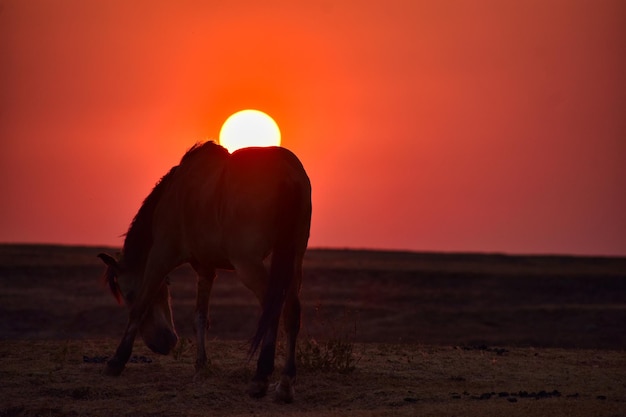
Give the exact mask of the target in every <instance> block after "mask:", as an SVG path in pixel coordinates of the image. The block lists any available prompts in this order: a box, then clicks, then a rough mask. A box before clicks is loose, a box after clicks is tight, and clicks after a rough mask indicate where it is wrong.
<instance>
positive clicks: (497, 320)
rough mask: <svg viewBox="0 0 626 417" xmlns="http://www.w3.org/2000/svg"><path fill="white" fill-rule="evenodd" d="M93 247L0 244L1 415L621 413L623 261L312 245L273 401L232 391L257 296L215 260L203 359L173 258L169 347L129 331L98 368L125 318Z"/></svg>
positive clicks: (625, 356)
mask: <svg viewBox="0 0 626 417" xmlns="http://www.w3.org/2000/svg"><path fill="white" fill-rule="evenodd" d="M102 250H107V251H109V252H113V251H114V250H113V249H107V248H93V247H61V246H28V245H0V417H5V416H38V415H41V416H65V415H67V416H108V415H119V416H125V415H128V416H131V415H132V416H196V415H197V416H200V415H229V416H236V415H246V416H249V415H287V416H305V415H331V416H332V415H346V414H349V415H356V416H378V415H393V416H404V415H406V416H413V415H424V416H429V415H432V416H440V415H445V416H453V415H467V416H501V415H507V416H511V417H512V416H530V415H533V416H535V415H550V416H591V415H593V416H624V415H626V350H625V348H626V259H624V258H576V257H555V256H534V257H520V256H504V255H497V254H492V255H475V254H436V253H399V252H367V251H347V250H346V251H342V250H311V251H309V252H308V253H307V258H306V261H305V281H304V283H303V288H302V301H303V304H304V314H303V316H304V317H303V327H302V332H301V343H300V349H299V350H300V356H301V362H302V363H301V366H300V369H299V375H298V383H297V386H296V401H295V402H294V403H293V404H276V403H274V402H273V401H272V399H271V397H269V396H268V397H267V398H264V399H261V400H254V399H250V398H248V397H247V396H246V395H245V389H246V386H247V381H248V379H249V378H250V377H251V375H252V371H253V368H254V366H253V365H254V363H253V362H248V361H247V360H246V355H245V354H246V351H247V345H246V341H247V340H248V339H249V338H250V337H251V335H252V334H253V331H254V328H255V325H256V320H257V319H258V315H259V307H258V306H257V304H256V301H255V299H254V297H253V296H252V294H251V293H249V292H248V291H247V290H246V289H245V288H244V287H243V286H242V285H241V284H240V283H239V282H238V280H237V279H236V277H235V276H234V274H232V273H229V272H220V274H219V277H218V280H217V281H216V284H215V287H214V290H213V293H212V296H211V308H210V314H211V329H210V330H209V336H208V355H209V358H210V361H211V365H210V368H209V370H208V371H207V372H205V373H203V374H201V375H194V369H193V361H194V343H195V342H194V334H193V329H192V322H193V311H194V305H193V303H194V296H195V280H194V277H193V273H192V271H191V270H190V269H189V268H187V267H182V268H180V269H178V270H176V271H175V272H173V273H172V275H171V292H172V297H173V305H174V316H175V321H176V325H177V329H178V332H179V335H180V337H181V342H180V343H179V345H178V346H177V348H176V349H175V351H174V352H173V354H170V355H169V356H165V357H164V356H159V355H156V354H154V353H152V352H150V351H149V350H148V349H147V348H146V347H145V346H144V345H143V343H142V342H141V341H140V340H138V341H137V342H136V344H135V351H134V355H135V356H134V357H133V359H132V362H131V363H129V365H128V366H127V369H126V370H125V371H124V373H123V374H122V376H121V377H119V378H112V377H106V376H104V375H102V374H101V370H102V367H103V363H102V361H103V360H104V359H105V358H106V356H109V355H111V354H112V353H113V351H114V349H115V346H116V344H117V342H118V338H119V337H120V336H121V334H122V332H123V329H124V326H125V322H126V311H125V309H124V308H123V307H120V306H118V305H117V304H116V302H115V300H114V299H113V297H112V296H111V295H110V294H109V293H108V292H107V290H106V289H105V288H104V286H103V285H102V283H101V282H100V281H99V278H100V275H101V273H102V271H103V268H102V265H101V264H100V261H99V260H98V259H97V258H96V254H97V253H98V252H99V251H102ZM280 350H281V346H279V351H280ZM277 364H278V366H280V365H281V364H282V358H281V357H279V358H278V361H277Z"/></svg>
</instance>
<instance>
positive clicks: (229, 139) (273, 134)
mask: <svg viewBox="0 0 626 417" xmlns="http://www.w3.org/2000/svg"><path fill="white" fill-rule="evenodd" d="M219 141H220V145H222V146H223V147H225V148H226V149H228V151H229V152H234V151H236V150H237V149H241V148H247V147H249V146H279V145H280V129H279V128H278V125H277V124H276V122H275V121H274V119H272V118H271V117H270V116H268V115H267V114H265V113H263V112H262V111H259V110H241V111H239V112H237V113H234V114H232V115H231V116H230V117H229V118H228V119H226V121H225V122H224V124H223V125H222V129H221V130H220V137H219Z"/></svg>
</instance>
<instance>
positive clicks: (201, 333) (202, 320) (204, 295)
mask: <svg viewBox="0 0 626 417" xmlns="http://www.w3.org/2000/svg"><path fill="white" fill-rule="evenodd" d="M194 269H195V270H196V272H197V273H198V292H197V295H196V321H195V330H196V344H197V350H196V365H195V368H196V373H199V372H201V371H203V370H205V369H206V367H207V355H206V347H205V343H206V331H207V327H208V323H209V320H208V316H209V297H210V295H211V289H212V287H213V281H214V280H215V270H211V271H208V272H207V271H202V270H200V269H199V268H197V267H196V266H194Z"/></svg>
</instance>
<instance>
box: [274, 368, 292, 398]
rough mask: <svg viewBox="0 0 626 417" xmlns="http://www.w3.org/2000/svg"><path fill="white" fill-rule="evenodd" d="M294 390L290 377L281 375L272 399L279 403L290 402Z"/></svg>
mask: <svg viewBox="0 0 626 417" xmlns="http://www.w3.org/2000/svg"><path fill="white" fill-rule="evenodd" d="M295 394H296V391H295V389H294V383H293V380H292V378H290V377H288V376H286V375H283V376H282V377H281V378H280V381H279V382H278V383H277V384H276V391H275V393H274V400H275V401H276V402H280V403H288V404H289V403H292V402H293V399H294V396H295Z"/></svg>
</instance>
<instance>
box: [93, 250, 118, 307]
mask: <svg viewBox="0 0 626 417" xmlns="http://www.w3.org/2000/svg"><path fill="white" fill-rule="evenodd" d="M98 258H100V259H102V261H103V262H104V263H105V264H106V266H107V270H106V271H105V272H104V275H103V276H102V280H103V281H104V284H105V285H107V286H108V287H109V289H110V290H111V294H113V296H114V297H115V299H116V300H117V302H118V304H122V293H121V292H120V287H119V285H118V284H117V276H118V275H119V273H120V266H119V264H118V263H117V260H115V258H114V257H112V256H111V255H109V254H107V253H99V254H98Z"/></svg>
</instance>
